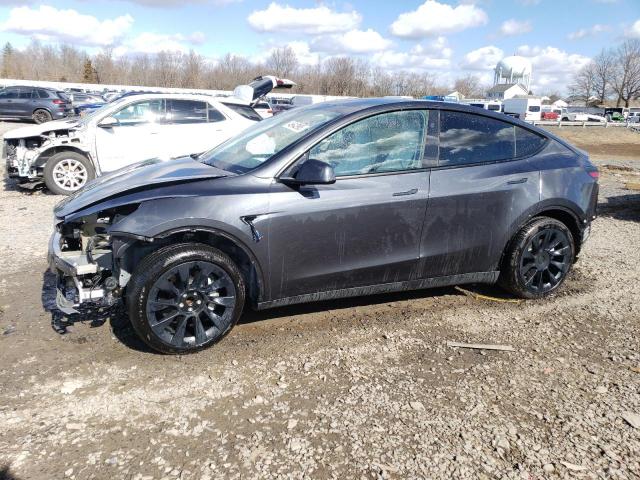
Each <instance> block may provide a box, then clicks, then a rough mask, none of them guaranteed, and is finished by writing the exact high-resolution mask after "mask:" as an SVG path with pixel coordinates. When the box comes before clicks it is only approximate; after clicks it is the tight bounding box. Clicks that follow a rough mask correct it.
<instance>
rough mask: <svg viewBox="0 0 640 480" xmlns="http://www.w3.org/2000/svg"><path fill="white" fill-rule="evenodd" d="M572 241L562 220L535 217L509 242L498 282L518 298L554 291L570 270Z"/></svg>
mask: <svg viewBox="0 0 640 480" xmlns="http://www.w3.org/2000/svg"><path fill="white" fill-rule="evenodd" d="M574 257H575V244H574V240H573V235H572V234H571V231H570V230H569V229H568V228H567V226H566V225H565V224H563V223H562V222H560V221H558V220H555V219H553V218H549V217H538V218H534V219H533V220H532V221H530V222H529V223H527V224H526V225H525V226H524V227H522V229H521V230H520V231H519V232H518V233H517V234H516V236H515V237H514V238H513V240H512V241H511V243H510V245H509V247H508V248H507V252H506V254H505V257H504V260H503V265H502V268H501V272H500V279H499V283H500V285H501V286H502V287H503V288H505V289H507V290H509V291H510V292H512V293H513V294H515V295H517V296H519V297H522V298H540V297H543V296H545V295H548V294H550V293H552V292H554V291H555V290H557V289H558V288H559V287H560V285H562V283H563V282H564V280H565V279H566V277H567V274H568V273H569V270H571V266H572V264H573V261H574Z"/></svg>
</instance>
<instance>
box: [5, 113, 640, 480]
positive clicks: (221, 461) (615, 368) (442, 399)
mask: <svg viewBox="0 0 640 480" xmlns="http://www.w3.org/2000/svg"><path fill="white" fill-rule="evenodd" d="M17 126H20V125H19V124H15V123H13V124H11V123H3V124H0V132H4V131H6V130H8V129H10V128H15V127H17ZM557 133H559V134H562V135H565V136H566V137H567V138H569V139H570V140H571V141H574V142H575V143H576V144H577V145H578V146H580V147H581V148H583V149H586V150H588V151H590V152H592V153H593V158H594V159H595V161H596V162H597V163H598V164H599V165H600V166H601V167H602V166H604V165H608V167H606V168H602V172H603V175H602V179H601V185H602V187H601V206H600V211H601V215H600V217H599V218H598V219H597V221H596V222H595V224H594V230H593V236H592V238H591V240H590V241H589V242H588V243H587V245H586V247H585V249H584V251H583V253H582V255H581V258H580V260H579V261H578V263H577V264H576V266H575V268H574V271H573V273H572V275H571V277H570V279H569V280H568V282H567V283H566V285H565V286H564V288H563V289H562V291H561V292H559V293H558V294H557V295H555V296H554V297H553V298H550V299H548V300H545V301H526V302H518V303H512V302H496V301H488V300H480V299H476V298H473V297H470V296H466V295H464V294H463V293H462V292H460V291H458V290H456V289H454V288H447V289H439V290H429V291H421V292H413V293H406V294H394V295H381V296H375V297H368V298H359V299H353V300H348V301H340V302H326V303H322V304H315V305H305V306H298V307H289V308H285V309H278V310H272V311H266V312H261V313H249V314H247V315H246V316H245V318H244V321H243V322H242V324H241V325H239V326H237V327H236V328H235V329H234V330H233V332H232V333H231V334H230V335H229V336H228V337H227V338H226V339H225V340H224V341H223V342H222V343H221V344H219V345H218V346H216V347H214V348H213V349H209V350H207V351H204V352H201V353H198V354H196V355H189V356H174V357H168V356H160V355H156V354H154V353H152V352H149V351H148V350H147V349H145V348H144V347H143V345H142V344H141V343H140V342H139V341H137V339H136V338H135V336H134V335H133V334H132V332H131V330H130V327H128V325H127V322H126V318H124V317H123V316H121V315H118V314H117V313H116V314H113V315H112V316H111V317H106V318H104V317H103V318H94V319H93V320H92V321H91V320H89V319H87V320H86V321H85V322H81V323H76V324H74V325H73V326H71V327H69V328H68V332H67V333H66V334H60V333H57V332H56V330H55V329H54V328H53V327H52V319H53V317H52V313H51V312H49V311H48V309H49V308H50V307H51V305H52V303H53V298H52V289H51V278H50V276H49V275H47V273H46V262H45V250H46V240H47V238H48V235H49V233H50V228H51V215H52V214H51V207H52V206H53V205H54V204H55V202H56V201H58V200H59V197H55V196H53V195H49V194H47V193H45V192H43V191H40V190H35V191H33V192H25V191H23V190H21V189H19V188H18V187H17V186H16V185H15V184H14V183H13V182H10V181H5V183H4V187H3V190H2V192H0V308H1V310H0V333H2V334H1V335H0V359H1V363H0V378H1V382H2V383H1V388H0V431H1V434H0V466H1V465H3V464H4V465H6V466H7V467H6V468H5V469H4V470H2V469H1V468H0V479H9V478H15V479H53V478H56V479H58V478H64V477H67V478H77V479H86V478H96V479H103V478H109V479H111V478H117V479H120V478H126V479H141V478H145V479H151V478H155V479H159V478H168V479H174V478H183V479H187V478H189V479H191V478H194V479H212V478H224V479H231V478H340V479H346V478H447V479H450V478H470V479H471V478H473V479H476V478H487V479H488V478H519V479H520V478H522V479H531V480H532V479H540V478H594V479H595V478H611V479H631V478H639V477H640V426H639V425H636V426H635V428H634V427H633V426H632V425H631V423H633V422H634V417H633V415H636V416H637V415H640V335H639V334H638V333H639V331H640V330H639V328H640V268H639V266H638V265H639V263H640V253H639V250H638V246H639V245H640V192H638V191H635V190H630V189H628V188H632V187H633V185H634V184H636V183H637V182H638V181H639V180H638V179H640V175H639V174H640V134H637V133H633V132H628V131H626V130H614V129H607V130H605V129H598V130H597V131H596V129H595V128H590V129H584V130H583V129H578V128H576V129H570V128H562V129H561V130H560V131H557ZM2 168H4V166H2ZM627 187H628V188H627ZM472 290H474V289H472ZM478 291H482V292H483V293H488V294H489V295H497V296H500V297H503V298H504V295H503V294H502V293H501V292H500V291H499V290H497V289H486V288H485V289H482V290H478ZM450 340H451V341H461V342H474V343H476V342H477V343H495V344H508V345H512V346H514V348H515V351H514V352H495V351H476V350H468V349H467V350H465V349H453V348H449V347H447V346H446V342H447V341H450ZM625 418H627V420H625ZM635 418H637V417H635Z"/></svg>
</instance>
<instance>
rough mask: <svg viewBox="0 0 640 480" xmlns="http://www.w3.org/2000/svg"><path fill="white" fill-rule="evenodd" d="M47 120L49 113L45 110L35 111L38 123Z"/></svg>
mask: <svg viewBox="0 0 640 480" xmlns="http://www.w3.org/2000/svg"><path fill="white" fill-rule="evenodd" d="M47 120H49V115H47V113H46V112H36V121H37V122H38V123H45V122H46V121H47Z"/></svg>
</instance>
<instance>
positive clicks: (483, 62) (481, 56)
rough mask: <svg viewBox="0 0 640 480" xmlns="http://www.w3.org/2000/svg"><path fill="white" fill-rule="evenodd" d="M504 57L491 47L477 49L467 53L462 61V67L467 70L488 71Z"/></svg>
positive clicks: (496, 48) (498, 50)
mask: <svg viewBox="0 0 640 480" xmlns="http://www.w3.org/2000/svg"><path fill="white" fill-rule="evenodd" d="M503 57H504V52H503V51H502V50H501V49H499V48H498V47H495V46H493V45H489V46H486V47H482V48H478V49H476V50H472V51H471V52H469V53H467V54H466V55H465V56H464V59H463V60H462V63H461V65H462V67H463V68H465V69H467V70H489V69H493V68H494V67H495V66H496V64H497V63H498V62H499V61H500V60H501V59H502V58H503Z"/></svg>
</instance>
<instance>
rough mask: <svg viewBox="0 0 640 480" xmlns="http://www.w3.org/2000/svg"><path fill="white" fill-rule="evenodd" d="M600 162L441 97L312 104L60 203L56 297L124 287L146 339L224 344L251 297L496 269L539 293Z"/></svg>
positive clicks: (114, 294) (315, 293) (488, 277)
mask: <svg viewBox="0 0 640 480" xmlns="http://www.w3.org/2000/svg"><path fill="white" fill-rule="evenodd" d="M597 178H598V171H597V169H596V168H595V167H594V166H593V165H592V164H591V163H590V162H589V159H588V157H587V155H586V154H585V153H584V152H582V151H580V150H577V149H575V148H574V147H572V146H571V145H568V144H567V143H566V142H564V141H563V140H561V139H559V138H556V137H554V136H553V135H551V134H549V133H548V132H545V131H543V130H540V129H538V128H536V127H532V126H531V125H528V124H526V123H523V122H520V121H519V120H516V119H512V118H509V117H506V116H504V115H501V114H496V113H492V112H489V111H487V110H479V109H477V108H473V107H465V106H460V105H455V104H449V103H442V102H425V101H406V100H397V99H367V100H352V101H343V102H332V103H323V104H318V105H314V106H310V107H302V108H299V109H294V110H291V111H289V112H286V113H283V114H281V115H278V116H277V117H273V118H270V119H267V120H264V121H263V122H260V124H258V125H256V126H255V127H253V128H252V129H249V130H248V131H246V132H244V133H242V134H240V135H239V136H237V137H235V138H233V139H231V140H229V141H227V142H226V143H224V144H222V145H220V146H219V147H217V148H215V149H213V150H211V151H209V152H206V153H204V154H202V155H200V156H199V157H195V158H190V157H187V158H180V159H174V160H171V161H160V160H149V161H146V162H143V163H140V164H137V165H134V166H132V167H130V168H126V169H123V170H120V171H117V172H114V173H112V174H110V175H105V176H103V177H100V178H98V179H97V180H95V181H93V182H91V183H89V184H88V185H87V186H86V187H85V188H84V189H83V190H81V191H80V192H78V193H77V194H74V195H72V196H70V197H68V198H67V199H65V200H63V201H62V202H61V203H60V204H58V206H57V207H56V209H55V215H56V218H55V232H54V234H53V236H52V238H51V243H50V262H51V265H52V269H53V270H54V271H55V272H57V273H58V277H59V292H58V305H59V307H60V308H61V309H62V310H63V311H65V312H68V313H71V312H73V311H75V308H76V307H77V306H78V305H80V304H84V303H93V304H99V305H109V304H111V303H113V302H115V301H116V300H117V299H119V298H124V299H125V301H126V304H127V308H128V312H129V316H130V318H131V321H132V323H133V326H134V328H135V330H136V331H137V332H138V334H139V335H140V337H141V338H142V339H143V340H144V341H145V342H146V343H147V344H149V345H150V346H151V347H153V348H154V349H157V350H159V351H162V352H167V353H178V352H184V351H190V350H196V349H200V348H202V347H206V346H208V345H211V344H212V343H214V342H216V341H217V340H219V339H220V338H222V336H224V335H225V334H226V333H227V332H228V331H229V330H230V329H231V327H232V326H233V325H234V324H235V323H236V322H237V320H238V318H239V317H240V315H241V312H242V309H243V307H244V306H245V303H249V304H250V305H251V306H253V307H254V308H258V309H262V308H268V307H275V306H279V305H288V304H292V303H298V302H309V301H316V300H327V299H335V298H340V297H347V296H355V295H368V294H374V293H381V292H390V291H399V290H407V289H419V288H427V287H435V286H443V285H453V284H461V283H472V282H481V283H494V282H499V283H500V284H501V285H502V286H504V287H505V288H507V289H508V290H510V291H511V292H513V294H515V295H517V296H520V297H524V298H539V297H542V296H544V295H547V294H549V293H551V292H553V291H555V290H556V289H557V288H558V287H559V286H560V285H561V284H562V282H563V281H564V279H565V277H566V275H567V273H568V272H569V269H570V268H571V265H572V263H573V262H574V260H575V258H576V255H577V253H578V252H579V251H580V248H581V246H582V244H583V242H584V241H585V240H586V238H587V236H588V234H589V230H590V224H591V220H592V219H593V218H594V217H595V208H596V200H597V192H598V184H597Z"/></svg>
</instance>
